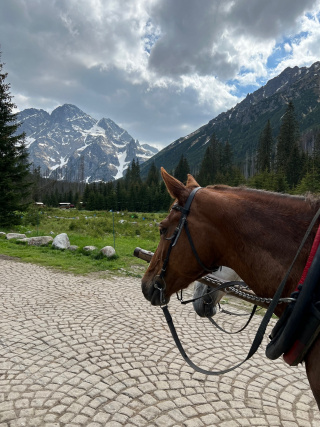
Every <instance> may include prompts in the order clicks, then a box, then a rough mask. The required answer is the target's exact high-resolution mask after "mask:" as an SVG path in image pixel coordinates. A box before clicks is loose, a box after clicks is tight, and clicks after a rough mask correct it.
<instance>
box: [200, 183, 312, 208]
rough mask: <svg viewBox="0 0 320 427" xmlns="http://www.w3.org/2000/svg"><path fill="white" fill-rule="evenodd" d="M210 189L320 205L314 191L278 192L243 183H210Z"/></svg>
mask: <svg viewBox="0 0 320 427" xmlns="http://www.w3.org/2000/svg"><path fill="white" fill-rule="evenodd" d="M206 188H207V189H208V190H213V191H218V192H231V193H233V194H239V195H243V196H245V194H251V195H252V196H254V198H256V199H260V200H261V201H264V200H265V201H267V200H268V202H269V203H270V202H271V203H272V201H273V202H274V203H279V202H280V201H281V200H284V201H288V202H289V203H290V202H292V203H293V204H296V203H298V204H301V202H305V203H307V204H308V205H309V206H310V207H319V206H320V198H319V197H317V196H315V195H314V194H312V193H306V194H305V195H292V194H287V193H276V192H273V191H266V190H257V189H255V188H250V187H246V186H244V185H241V186H239V187H230V186H228V185H223V184H215V185H208V186H207V187H206Z"/></svg>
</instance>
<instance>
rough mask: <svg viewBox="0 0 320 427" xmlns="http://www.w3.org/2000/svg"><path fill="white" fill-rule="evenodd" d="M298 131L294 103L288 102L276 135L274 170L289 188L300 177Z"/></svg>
mask: <svg viewBox="0 0 320 427" xmlns="http://www.w3.org/2000/svg"><path fill="white" fill-rule="evenodd" d="M299 140H300V132H299V123H298V121H297V119H296V116H295V111H294V105H293V103H292V101H290V102H289V104H288V107H287V110H286V112H285V114H284V116H283V118H282V122H281V126H280V132H279V135H278V144H277V153H276V170H277V173H278V174H283V175H284V177H285V178H286V180H287V182H288V184H289V186H290V188H292V187H295V186H296V184H297V182H298V176H299V177H300V174H301V170H300V169H299V168H300V167H301V166H302V165H301V159H300V158H299V156H300V151H301V150H300V147H299Z"/></svg>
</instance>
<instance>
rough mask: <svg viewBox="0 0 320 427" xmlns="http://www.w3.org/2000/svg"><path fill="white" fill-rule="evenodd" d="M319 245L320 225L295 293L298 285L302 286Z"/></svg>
mask: <svg viewBox="0 0 320 427" xmlns="http://www.w3.org/2000/svg"><path fill="white" fill-rule="evenodd" d="M319 243H320V225H319V227H318V230H317V234H316V237H315V238H314V241H313V244H312V248H311V251H310V254H309V258H308V261H307V263H306V265H305V267H304V270H303V273H302V276H301V279H300V281H299V283H298V285H297V287H296V289H295V290H296V291H298V287H299V285H303V284H304V281H305V280H306V276H307V273H308V270H309V268H310V266H311V264H312V261H313V258H314V256H315V254H316V252H317V249H318V246H319Z"/></svg>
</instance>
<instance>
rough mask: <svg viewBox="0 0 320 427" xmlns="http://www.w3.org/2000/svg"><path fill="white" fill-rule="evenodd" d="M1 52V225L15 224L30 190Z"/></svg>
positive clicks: (21, 141)
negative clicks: (18, 212)
mask: <svg viewBox="0 0 320 427" xmlns="http://www.w3.org/2000/svg"><path fill="white" fill-rule="evenodd" d="M3 65H4V64H2V63H1V53H0V224H1V225H2V226H9V225H11V224H18V223H19V222H20V218H21V215H18V214H17V211H19V210H24V209H25V208H26V206H27V205H28V200H27V197H28V195H29V191H30V185H31V182H30V179H28V176H29V166H30V165H29V164H28V162H27V160H28V154H27V150H26V147H25V142H24V140H25V134H24V133H21V134H17V130H18V128H19V126H20V124H19V123H17V114H14V113H13V109H14V108H15V107H16V106H15V104H14V103H13V102H12V96H11V95H10V92H9V90H10V84H8V83H6V82H5V80H6V78H7V75H8V74H7V73H4V72H3V71H2V70H3Z"/></svg>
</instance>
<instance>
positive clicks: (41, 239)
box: [28, 236, 53, 246]
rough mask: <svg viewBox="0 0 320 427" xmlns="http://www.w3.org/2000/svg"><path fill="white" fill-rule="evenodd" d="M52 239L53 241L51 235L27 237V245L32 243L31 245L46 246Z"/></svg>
mask: <svg viewBox="0 0 320 427" xmlns="http://www.w3.org/2000/svg"><path fill="white" fill-rule="evenodd" d="M52 241H53V238H52V237H51V236H37V237H29V239H28V245H32V246H47V245H48V244H49V243H50V242H52Z"/></svg>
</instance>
